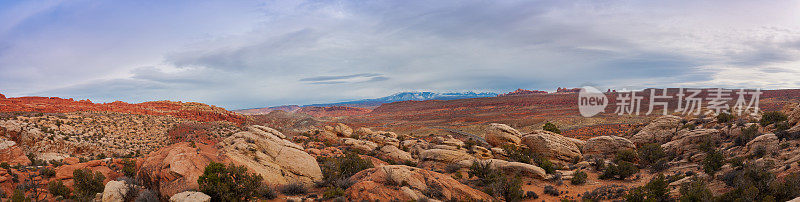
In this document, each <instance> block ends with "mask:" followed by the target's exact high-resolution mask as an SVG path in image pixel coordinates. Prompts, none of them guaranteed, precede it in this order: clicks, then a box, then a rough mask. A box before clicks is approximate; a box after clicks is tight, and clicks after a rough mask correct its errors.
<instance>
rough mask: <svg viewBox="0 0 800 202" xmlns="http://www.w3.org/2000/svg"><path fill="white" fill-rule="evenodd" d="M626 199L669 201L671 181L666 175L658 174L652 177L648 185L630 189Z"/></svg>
mask: <svg viewBox="0 0 800 202" xmlns="http://www.w3.org/2000/svg"><path fill="white" fill-rule="evenodd" d="M625 199H626V200H627V201H668V200H669V183H668V182H667V180H666V179H665V178H664V175H658V176H656V177H653V179H650V182H647V184H646V185H644V186H642V187H637V188H634V189H631V190H630V191H628V195H627V196H625Z"/></svg>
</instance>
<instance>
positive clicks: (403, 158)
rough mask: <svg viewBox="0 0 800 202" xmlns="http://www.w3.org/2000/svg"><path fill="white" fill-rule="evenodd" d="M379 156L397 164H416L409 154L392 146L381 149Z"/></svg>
mask: <svg viewBox="0 0 800 202" xmlns="http://www.w3.org/2000/svg"><path fill="white" fill-rule="evenodd" d="M380 151H381V154H380V155H382V156H383V157H384V158H386V159H391V160H393V161H395V162H397V163H403V162H416V161H417V160H416V159H414V158H412V157H411V154H410V153H408V152H406V151H403V150H400V149H398V148H397V147H395V146H394V145H386V146H383V147H381V150H380Z"/></svg>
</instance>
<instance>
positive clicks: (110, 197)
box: [102, 181, 131, 202]
mask: <svg viewBox="0 0 800 202" xmlns="http://www.w3.org/2000/svg"><path fill="white" fill-rule="evenodd" d="M128 191H131V190H129V187H128V185H126V184H125V182H123V181H109V182H108V183H106V187H105V188H104V189H103V200H102V201H103V202H117V201H125V195H126V194H127V193H128Z"/></svg>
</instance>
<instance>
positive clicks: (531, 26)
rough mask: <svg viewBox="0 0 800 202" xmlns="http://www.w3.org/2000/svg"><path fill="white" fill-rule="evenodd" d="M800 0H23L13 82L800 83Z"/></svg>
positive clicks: (8, 90)
mask: <svg viewBox="0 0 800 202" xmlns="http://www.w3.org/2000/svg"><path fill="white" fill-rule="evenodd" d="M797 10H800V3H798V2H797V1H782V2H769V3H763V2H751V1H704V2H696V1H668V2H653V1H368V2H364V1H250V2H248V1H217V2H199V1H169V2H164V1H103V2H96V1H63V2H62V1H16V2H14V1H11V2H2V3H0V92H2V93H4V94H6V95H7V96H25V95H43V96H63V97H75V98H78V99H85V98H88V99H92V100H93V101H99V102H102V101H114V100H123V101H129V102H139V101H147V100H164V99H169V100H184V101H200V102H205V103H209V104H214V105H218V106H221V107H226V108H251V107H261V106H270V105H282V104H311V103H327V102H335V101H345V100H355V99H362V98H374V97H382V96H386V95H389V94H392V93H395V92H399V91H409V90H426V91H440V92H458V91H493V92H506V91H511V90H514V89H517V88H528V89H545V90H554V88H556V87H558V86H562V87H577V86H580V85H585V84H592V85H596V86H598V87H600V88H617V89H621V88H644V87H664V86H670V87H679V86H680V87H747V88H797V87H800V81H797V79H796V78H800V21H798V20H797V19H800V12H796V11H797Z"/></svg>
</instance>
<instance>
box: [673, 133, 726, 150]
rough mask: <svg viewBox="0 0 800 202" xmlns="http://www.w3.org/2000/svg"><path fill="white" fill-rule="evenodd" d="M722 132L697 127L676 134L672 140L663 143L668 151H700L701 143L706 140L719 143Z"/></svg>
mask: <svg viewBox="0 0 800 202" xmlns="http://www.w3.org/2000/svg"><path fill="white" fill-rule="evenodd" d="M720 134H721V132H720V131H719V130H717V129H695V130H692V131H689V132H688V133H685V134H679V135H678V136H675V137H674V138H673V140H672V141H670V142H667V143H665V144H663V145H661V147H662V148H664V149H665V150H666V151H667V152H675V154H692V153H697V152H699V151H700V145H701V144H702V143H705V142H708V141H710V142H714V143H719V142H720V141H721V135H720Z"/></svg>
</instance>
